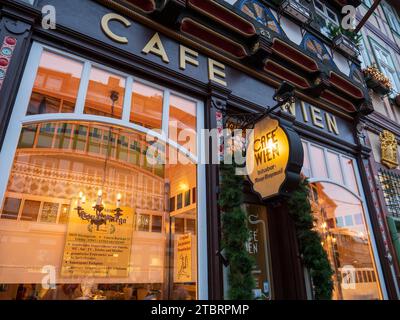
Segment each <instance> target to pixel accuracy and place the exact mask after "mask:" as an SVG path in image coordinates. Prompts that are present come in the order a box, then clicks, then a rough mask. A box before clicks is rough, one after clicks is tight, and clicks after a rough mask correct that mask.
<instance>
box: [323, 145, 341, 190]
mask: <svg viewBox="0 0 400 320" xmlns="http://www.w3.org/2000/svg"><path fill="white" fill-rule="evenodd" d="M326 154H327V162H328V167H329V173H330V178H331V179H332V180H333V181H335V182H337V183H339V184H343V175H342V169H341V167H340V158H339V155H338V154H336V153H333V152H330V151H328V152H327V153H326Z"/></svg>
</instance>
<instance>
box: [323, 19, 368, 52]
mask: <svg viewBox="0 0 400 320" xmlns="http://www.w3.org/2000/svg"><path fill="white" fill-rule="evenodd" d="M328 30H329V34H330V36H331V37H332V38H335V37H336V36H338V35H341V34H342V35H344V36H346V37H347V38H349V39H350V40H351V41H352V42H353V43H354V44H355V45H356V46H357V47H360V46H361V40H362V35H361V33H354V32H353V31H351V30H350V29H343V27H342V26H335V25H333V24H332V23H330V24H329V25H328Z"/></svg>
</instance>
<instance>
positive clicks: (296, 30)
mask: <svg viewBox="0 0 400 320" xmlns="http://www.w3.org/2000/svg"><path fill="white" fill-rule="evenodd" d="M281 28H282V29H283V31H284V32H285V33H286V35H287V36H288V38H289V39H290V40H291V41H293V42H294V43H295V44H297V45H299V44H300V43H301V41H302V40H303V35H302V34H301V28H300V27H299V26H298V25H296V24H295V23H293V22H292V21H290V20H288V19H286V18H284V17H282V18H281Z"/></svg>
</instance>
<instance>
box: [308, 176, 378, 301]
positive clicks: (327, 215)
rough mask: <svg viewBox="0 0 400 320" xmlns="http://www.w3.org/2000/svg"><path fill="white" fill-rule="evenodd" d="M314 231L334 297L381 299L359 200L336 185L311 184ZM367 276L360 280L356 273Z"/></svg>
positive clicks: (325, 183) (324, 183) (363, 213)
mask: <svg viewBox="0 0 400 320" xmlns="http://www.w3.org/2000/svg"><path fill="white" fill-rule="evenodd" d="M311 187H312V190H311V191H312V192H311V193H310V198H311V204H312V210H313V214H314V217H315V219H316V221H315V223H316V230H318V232H319V233H320V234H321V236H322V245H323V247H324V249H325V250H326V252H327V254H328V257H329V260H330V262H331V265H332V268H333V270H334V271H335V274H334V284H335V289H334V297H333V298H334V299H341V300H342V299H344V300H353V299H356V300H361V299H362V300H364V299H365V300H371V299H379V298H380V290H379V283H378V280H377V275H376V267H375V264H374V259H373V255H372V249H371V243H370V238H369V233H368V229H367V226H366V222H365V219H364V215H365V212H364V209H363V206H362V203H361V201H360V200H359V199H358V198H357V197H356V196H355V195H354V194H352V193H351V192H349V191H347V190H346V189H344V188H343V187H340V186H338V185H336V184H332V183H327V182H317V183H313V184H312V185H311ZM360 274H365V275H367V276H366V277H364V278H363V279H362V280H360V279H359V277H358V276H357V275H360Z"/></svg>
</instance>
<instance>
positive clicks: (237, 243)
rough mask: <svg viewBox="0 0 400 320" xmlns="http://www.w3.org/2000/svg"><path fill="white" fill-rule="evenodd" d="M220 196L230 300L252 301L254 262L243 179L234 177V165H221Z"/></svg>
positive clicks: (223, 246) (223, 244) (223, 245)
mask: <svg viewBox="0 0 400 320" xmlns="http://www.w3.org/2000/svg"><path fill="white" fill-rule="evenodd" d="M220 174H221V193H220V195H219V202H218V203H219V205H220V208H221V211H222V248H224V250H225V257H226V259H227V261H228V262H229V271H228V281H229V299H231V300H250V299H253V291H252V290H253V289H254V287H255V282H254V278H253V275H252V273H251V271H252V269H253V265H254V259H253V258H252V257H251V255H250V254H249V253H248V251H247V248H246V243H247V241H248V239H249V231H250V230H249V228H248V225H247V215H246V213H245V212H244V211H243V210H242V209H241V206H242V204H243V189H242V185H243V177H242V176H239V175H236V174H235V166H234V165H225V164H222V165H221V166H220Z"/></svg>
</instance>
